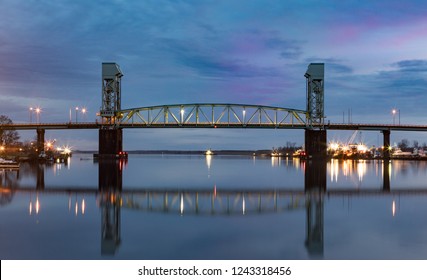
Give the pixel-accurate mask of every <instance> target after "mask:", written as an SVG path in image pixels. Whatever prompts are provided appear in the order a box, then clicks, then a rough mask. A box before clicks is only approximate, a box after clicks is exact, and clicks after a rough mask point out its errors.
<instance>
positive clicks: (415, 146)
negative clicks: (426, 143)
mask: <svg viewBox="0 0 427 280" xmlns="http://www.w3.org/2000/svg"><path fill="white" fill-rule="evenodd" d="M418 147H419V143H418V141H417V140H414V148H416V149H418Z"/></svg>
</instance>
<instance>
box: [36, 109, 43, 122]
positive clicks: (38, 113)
mask: <svg viewBox="0 0 427 280" xmlns="http://www.w3.org/2000/svg"><path fill="white" fill-rule="evenodd" d="M35 111H36V116H37V123H40V113H41V111H42V109H40V108H39V107H37V108H36V109H35Z"/></svg>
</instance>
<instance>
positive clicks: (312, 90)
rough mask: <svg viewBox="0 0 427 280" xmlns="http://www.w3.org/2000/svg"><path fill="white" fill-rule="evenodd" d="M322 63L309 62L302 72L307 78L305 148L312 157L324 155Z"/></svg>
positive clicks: (318, 157)
mask: <svg viewBox="0 0 427 280" xmlns="http://www.w3.org/2000/svg"><path fill="white" fill-rule="evenodd" d="M324 69H325V64H324V63H310V65H308V69H307V71H306V73H305V74H304V77H305V78H306V79H307V84H306V87H307V110H306V111H307V117H306V119H307V128H306V129H305V150H306V152H307V155H308V156H309V157H310V158H313V159H323V158H325V157H326V148H327V147H326V130H325V129H324V121H325V109H324V73H325V70H324Z"/></svg>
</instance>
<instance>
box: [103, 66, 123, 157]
mask: <svg viewBox="0 0 427 280" xmlns="http://www.w3.org/2000/svg"><path fill="white" fill-rule="evenodd" d="M122 77H123V74H122V71H121V70H120V67H119V65H117V64H116V63H113V62H107V63H102V107H101V110H100V112H99V116H100V117H101V123H102V127H101V128H100V130H99V156H100V157H116V156H117V155H118V154H119V152H121V151H122V147H123V131H122V129H121V128H117V126H116V123H117V118H119V117H120V116H119V114H120V110H121V78H122Z"/></svg>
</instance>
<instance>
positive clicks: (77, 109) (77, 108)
mask: <svg viewBox="0 0 427 280" xmlns="http://www.w3.org/2000/svg"><path fill="white" fill-rule="evenodd" d="M78 111H79V107H76V123H77V112H78Z"/></svg>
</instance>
